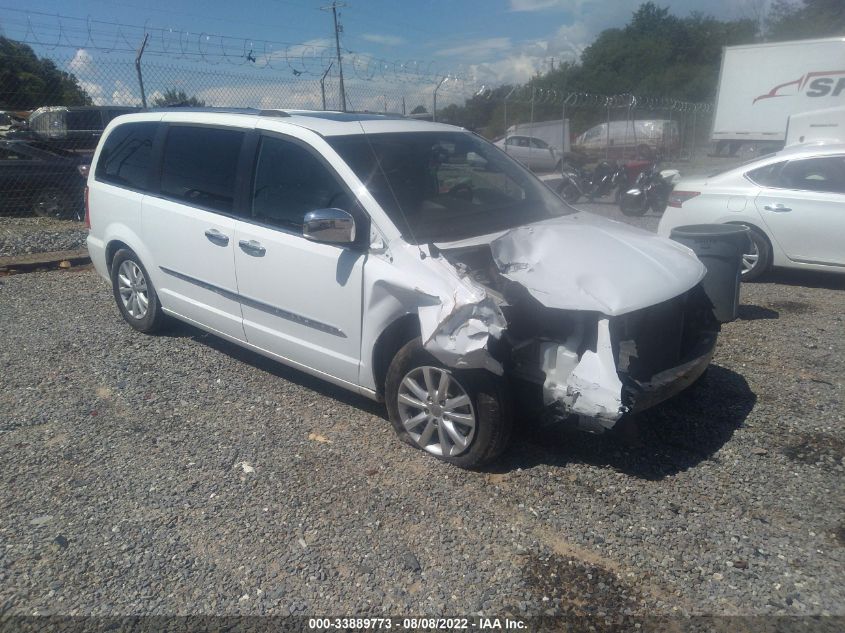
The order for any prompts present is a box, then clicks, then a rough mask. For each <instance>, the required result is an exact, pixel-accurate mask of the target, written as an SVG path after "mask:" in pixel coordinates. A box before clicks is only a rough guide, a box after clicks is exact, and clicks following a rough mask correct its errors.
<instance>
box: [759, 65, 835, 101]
mask: <svg viewBox="0 0 845 633" xmlns="http://www.w3.org/2000/svg"><path fill="white" fill-rule="evenodd" d="M805 88H806V92H805V94H806V95H807V96H808V97H826V96H828V95H830V96H831V97H838V96H839V95H840V94H842V93H843V92H845V70H830V71H826V72H812V73H807V74H806V75H803V76H802V77H799V78H798V79H796V80H795V81H788V82H786V83H785V84H780V85H778V86H775V87H774V88H772V89H771V90H769V92H767V93H766V94H762V95H760V96H759V97H757V98H756V99H754V101H752V102H751V103H752V105H753V104H755V103H757V102H758V101H762V100H763V99H773V98H774V97H791V96H794V95H797V94H801V92H802V91H804V90H805Z"/></svg>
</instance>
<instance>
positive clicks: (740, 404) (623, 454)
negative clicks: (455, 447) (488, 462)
mask: <svg viewBox="0 0 845 633" xmlns="http://www.w3.org/2000/svg"><path fill="white" fill-rule="evenodd" d="M756 400H757V397H756V395H755V394H754V393H753V392H752V391H751V389H750V388H749V386H748V383H747V382H746V381H745V378H743V377H742V376H740V375H739V374H737V373H736V372H733V371H731V370H729V369H726V368H725V367H720V366H718V365H711V366H710V368H709V369H708V371H707V373H706V374H705V375H704V376H702V378H701V379H700V380H699V381H698V382H697V383H695V384H694V385H692V386H691V387H690V388H688V389H687V390H685V391H683V392H682V393H680V394H678V395H677V396H676V397H675V398H673V399H671V400H669V401H667V402H664V403H663V404H661V405H658V406H656V407H654V408H653V409H650V410H648V411H645V412H643V413H640V414H638V415H636V416H631V417H630V418H627V419H622V420H620V421H619V423H617V425H616V427H614V429H613V430H612V431H610V432H608V433H605V434H602V435H594V434H590V433H585V432H581V431H577V430H574V429H571V428H561V427H556V428H549V427H545V428H537V427H536V426H534V425H525V424H523V425H519V424H518V426H520V431H519V432H517V433H516V437H515V438H514V443H513V446H512V448H511V450H510V451H508V453H507V454H506V455H505V456H504V458H503V459H502V460H501V461H500V462H499V463H498V464H496V465H495V466H494V467H492V468H491V469H490V471H491V472H509V471H512V470H516V469H518V468H522V469H526V468H531V467H534V466H538V465H548V466H566V465H567V464H571V463H583V464H591V465H594V466H600V467H610V468H613V469H615V470H618V471H620V472H623V473H626V474H628V475H632V476H634V477H639V478H642V479H647V480H652V481H657V480H660V479H663V478H664V477H668V476H671V475H675V474H677V473H679V472H682V471H685V470H687V469H689V468H693V467H695V466H696V465H698V464H700V463H701V462H703V461H706V460H718V457H716V456H715V454H716V453H717V452H718V451H719V449H720V448H721V447H722V446H724V445H725V443H727V442H728V441H729V440H730V439H731V436H732V435H733V433H734V431H735V430H736V429H738V428H740V427H741V426H742V424H743V422H744V421H745V419H746V418H747V417H748V414H749V413H750V412H751V410H752V409H753V407H754V404H755V402H756Z"/></svg>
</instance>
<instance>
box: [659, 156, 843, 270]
mask: <svg viewBox="0 0 845 633" xmlns="http://www.w3.org/2000/svg"><path fill="white" fill-rule="evenodd" d="M712 223H716V224H743V225H745V226H747V227H749V229H751V231H750V237H751V244H750V247H749V250H748V252H747V253H745V254H744V255H743V258H742V264H743V270H742V278H743V280H744V281H751V280H752V279H757V278H758V277H760V275H762V274H764V273H765V272H766V271H767V270H769V269H770V268H771V267H772V266H783V267H787V268H803V269H807V270H825V271H833V272H840V273H845V145H825V144H812V145H796V146H791V147H788V148H786V149H784V150H782V151H780V152H778V153H776V154H771V155H769V156H763V157H761V158H757V159H755V160H753V161H750V162H747V163H744V164H742V165H739V166H735V167H732V168H731V169H728V170H725V171H722V172H719V173H715V174H711V175H710V176H706V177H703V178H685V179H683V180H681V181H680V182H679V183H678V184H677V185H675V189H674V191H673V192H672V193H671V194H670V196H669V206H668V208H667V209H666V212H665V213H664V214H663V218H662V219H661V220H660V225H659V227H658V229H657V232H658V233H659V234H660V235H663V236H668V235H669V233H670V232H671V230H672V229H673V228H675V227H677V226H682V225H686V224H712Z"/></svg>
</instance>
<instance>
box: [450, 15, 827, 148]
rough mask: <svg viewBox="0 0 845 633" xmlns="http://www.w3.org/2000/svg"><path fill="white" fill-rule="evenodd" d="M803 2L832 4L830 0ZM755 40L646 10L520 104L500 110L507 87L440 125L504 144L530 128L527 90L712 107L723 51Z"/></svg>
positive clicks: (553, 111) (711, 22) (746, 27)
mask: <svg viewBox="0 0 845 633" xmlns="http://www.w3.org/2000/svg"><path fill="white" fill-rule="evenodd" d="M781 1H784V0H781ZM805 1H806V2H811V3H812V2H822V3H824V2H827V3H829V4H834V3H835V0H805ZM838 1H839V3H841V1H842V0H838ZM759 36H760V33H759V27H758V24H757V23H756V22H755V21H754V20H751V19H740V20H729V21H723V20H719V19H717V18H714V17H712V16H709V15H704V14H701V13H694V14H692V15H690V16H688V17H685V18H679V17H677V16H674V15H672V14H670V13H669V10H668V9H666V8H661V7H659V6H657V5H656V4H655V3H653V2H646V3H644V4H642V5H641V6H640V7H639V9H637V10H636V11H635V12H634V13H633V15H632V16H631V20H630V22H629V23H628V24H627V25H626V26H624V27H623V28H617V29H607V30H605V31H602V32H601V33H600V34H599V35H598V37H597V38H596V39H595V41H594V42H593V43H592V44H591V45H590V46H588V47H587V48H586V49H585V50H584V52H583V54H582V55H581V60H580V63H578V64H561V65H560V66H558V67H557V68H555V69H554V70H551V71H549V72H547V73H545V74H542V75H537V76H535V77H533V78H531V79H530V80H529V81H528V83H527V84H526V87H521V88H522V89H521V90H520V91H519V94H520V95H521V98H520V99H519V101H513V102H510V103H508V104H507V105H505V103H504V96H505V95H507V94H508V93H509V92H510V90H511V86H505V87H502V88H498V89H496V91H494V93H493V95H490V96H489V98H488V97H481V98H479V97H473V98H471V99H469V100H467V101H466V103H465V104H464V105H463V106H449V107H448V108H444V110H443V111H442V113H441V112H438V116H437V119H438V120H440V121H448V122H450V123H455V124H457V125H463V126H465V127H468V128H471V129H474V130H478V131H479V132H481V133H483V134H484V135H485V136H488V137H489V138H494V137H497V136H501V135H502V134H504V132H505V121H506V120H507V124H508V126H510V125H513V124H515V123H525V122H528V121H530V120H531V118H532V114H531V104H530V103H527V102H526V98H525V95H530V94H531V90H530V89H531V88H538V89H542V90H553V91H556V92H557V93H558V94H565V93H568V92H587V93H593V94H599V95H616V94H625V93H631V94H637V95H644V96H658V97H671V98H673V99H679V100H683V101H710V100H712V99H714V98H715V95H716V86H717V82H718V79H719V67H720V64H721V59H722V47H723V46H732V45H737V44H749V43H752V42H755V41H757V40H758V39H759ZM541 101H542V100H541ZM506 109H507V117H505V110H506ZM561 115H562V112H561V106H560V104H554V105H551V104H545V103H535V105H534V112H533V118H534V120H538V121H540V120H549V119H555V118H558V119H559V118H560V117H561ZM567 116H568V117H571V118H572V119H573V120H572V128H571V129H572V130H573V131H582V130H583V129H585V128H586V127H589V126H591V125H593V124H595V123H597V122H599V121H601V120H604V118H605V117H606V113H604V112H603V111H601V109H600V108H590V109H579V110H576V111H574V112H573V111H568V112H567Z"/></svg>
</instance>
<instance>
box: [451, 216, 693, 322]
mask: <svg viewBox="0 0 845 633" xmlns="http://www.w3.org/2000/svg"><path fill="white" fill-rule="evenodd" d="M444 248H448V246H446V245H444ZM490 249H491V251H492V253H493V259H494V261H495V262H496V265H497V267H498V268H499V271H500V272H501V273H502V275H504V276H505V277H507V278H508V279H510V280H511V281H514V282H516V283H519V284H520V285H522V286H524V287H525V288H526V289H527V290H528V292H529V293H531V295H532V296H533V297H534V298H535V299H537V300H538V301H539V302H540V303H542V304H543V305H545V306H546V307H549V308H559V309H563V310H591V311H597V312H601V313H602V314H606V315H608V316H615V315H619V314H625V313H626V312H632V311H634V310H639V309H641V308H645V307H648V306H651V305H655V304H657V303H661V302H663V301H666V300H668V299H671V298H673V297H676V296H678V295H679V294H681V293H683V292H686V291H687V290H689V289H690V288H692V287H693V286H695V285H696V284H697V283H698V282H699V281H701V279H702V278H703V277H704V274H705V272H706V269H705V267H704V265H703V264H702V263H701V262H700V261H699V260H698V258H697V257H695V255H694V254H693V252H692V251H691V250H690V249H688V248H687V247H685V246H683V245H681V244H678V243H677V242H673V241H670V240H668V239H665V238H661V237H657V236H656V235H654V234H653V233H649V232H646V231H643V230H640V229H637V228H634V227H632V226H629V225H627V224H622V223H620V222H615V221H612V220H608V219H605V218H602V217H599V216H596V215H593V214H590V213H578V214H574V215H569V216H563V217H560V218H554V219H551V220H546V221H543V222H538V223H535V224H530V225H526V226H521V227H518V228H515V229H511V230H509V231H506V232H504V233H502V234H500V235H498V236H497V237H495V238H494V239H492V240H491V241H490Z"/></svg>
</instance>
